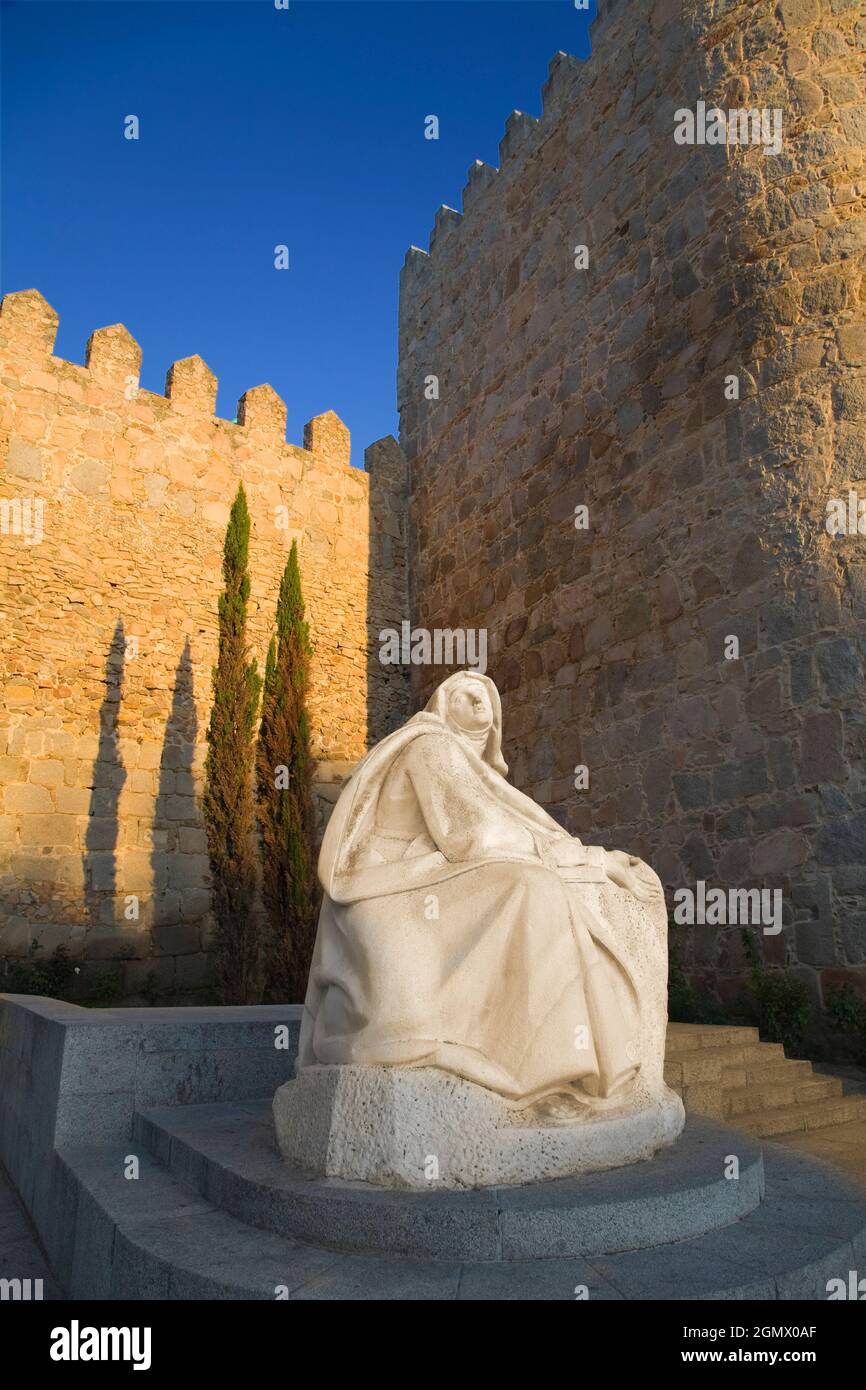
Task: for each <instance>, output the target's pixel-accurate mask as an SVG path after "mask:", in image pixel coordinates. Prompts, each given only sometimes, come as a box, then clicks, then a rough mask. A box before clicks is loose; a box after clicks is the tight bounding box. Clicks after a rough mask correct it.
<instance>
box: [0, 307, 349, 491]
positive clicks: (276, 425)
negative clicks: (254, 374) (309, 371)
mask: <svg viewBox="0 0 866 1390" xmlns="http://www.w3.org/2000/svg"><path fill="white" fill-rule="evenodd" d="M59 323H60V318H59V315H58V314H57V312H56V310H55V309H53V308H52V306H51V305H50V304H49V303H48V301H47V300H46V299H45V298H44V297H43V296H42V295H41V294H40V293H39V291H38V290H20V291H17V292H14V293H11V294H7V295H6V296H5V297H4V298H3V300H2V301H0V363H2V362H3V361H4V360H7V359H13V358H14V359H16V360H17V361H18V362H19V364H20V363H21V362H30V363H31V364H32V366H33V368H34V369H35V370H37V371H38V372H39V373H43V374H44V373H46V372H48V373H54V374H55V375H56V377H57V378H58V379H59V381H62V382H65V383H67V384H68V383H70V382H72V381H75V382H77V383H78V384H79V385H80V386H81V388H82V390H83V392H84V395H85V399H87V397H88V393H90V389H91V388H92V387H93V388H97V389H98V394H99V398H100V402H101V404H102V405H105V406H108V405H110V404H111V401H112V399H114V400H115V401H116V403H117V405H118V407H121V408H122V406H121V403H122V402H132V401H135V402H138V403H140V404H144V405H146V406H149V407H151V409H152V410H153V411H154V412H155V417H158V416H159V412H160V411H161V409H163V410H164V408H165V407H171V409H172V410H177V411H179V412H181V413H182V414H185V415H188V416H193V415H194V416H197V417H200V418H203V419H207V420H209V421H211V422H213V423H214V424H215V425H217V424H218V425H219V426H220V427H222V428H225V427H228V428H230V429H232V430H235V431H241V432H247V433H249V434H251V435H255V436H256V437H257V438H259V439H261V438H263V437H266V438H267V439H269V440H270V441H271V442H272V443H274V444H278V445H279V444H281V445H285V447H286V448H287V449H290V450H291V451H292V452H293V453H295V454H297V453H301V452H307V453H316V454H318V455H319V456H320V458H322V459H324V460H327V461H328V462H330V463H333V464H340V465H341V466H343V467H349V460H350V436H349V431H348V429H347V427H346V426H345V425H344V424H343V422H342V421H341V420H340V419H339V417H338V416H337V415H336V414H335V413H334V412H333V411H330V410H329V411H326V412H325V414H323V415H320V416H316V417H315V418H314V419H312V420H308V421H307V423H306V424H305V425H304V444H303V449H302V448H301V446H299V445H294V444H287V443H286V418H287V413H288V412H287V407H286V403H285V401H283V400H282V398H281V397H280V396H279V395H278V394H277V392H276V391H275V390H274V389H273V387H271V386H268V385H262V386H254V387H252V388H251V389H250V390H249V391H245V392H244V394H243V395H242V396H241V397H240V399H239V401H238V403H237V419H236V420H234V421H232V420H224V419H221V418H220V417H219V416H217V414H216V399H217V388H218V384H219V383H218V381H217V378H216V377H215V376H214V374H213V372H212V371H211V370H210V368H209V367H208V365H207V363H206V362H205V361H204V360H203V359H202V358H201V357H198V356H193V357H184V358H181V359H180V361H178V362H173V363H172V364H171V366H170V367H169V369H168V371H167V373H166V378H165V394H164V395H159V394H158V393H157V392H154V391H145V390H144V389H143V388H142V387H141V386H140V384H139V383H140V379H141V360H142V350H141V347H140V345H139V344H138V343H137V342H136V340H135V338H134V337H133V336H132V334H131V333H130V332H129V330H128V329H127V328H126V327H125V326H124V325H123V324H122V323H114V324H111V325H109V326H108V327H107V328H97V329H96V330H95V331H94V332H93V333H91V335H90V337H89V338H88V340H87V346H86V349H85V357H84V366H83V367H82V366H81V365H80V364H78V363H75V362H68V361H67V360H66V359H65V358H62V357H56V356H55V355H54V344H55V342H56V338H57V330H58V327H59ZM25 381H26V382H27V384H30V379H29V377H25ZM61 389H62V388H61ZM67 394H72V395H74V394H75V393H74V392H67ZM91 394H92V393H91ZM338 436H339V445H338V446H335V443H334V441H335V440H336V439H337V437H338ZM355 471H359V472H360V470H355ZM361 476H362V477H363V473H361Z"/></svg>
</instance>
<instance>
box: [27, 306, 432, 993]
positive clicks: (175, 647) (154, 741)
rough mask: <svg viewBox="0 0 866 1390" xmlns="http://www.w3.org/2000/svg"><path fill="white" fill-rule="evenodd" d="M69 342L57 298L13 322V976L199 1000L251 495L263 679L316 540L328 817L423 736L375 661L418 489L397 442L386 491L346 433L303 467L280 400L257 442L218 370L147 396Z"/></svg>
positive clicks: (192, 364)
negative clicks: (231, 570) (375, 759)
mask: <svg viewBox="0 0 866 1390" xmlns="http://www.w3.org/2000/svg"><path fill="white" fill-rule="evenodd" d="M56 328H57V315H56V314H55V313H54V311H53V310H52V309H51V307H50V306H49V305H48V304H47V303H46V302H45V300H44V299H43V298H42V297H41V296H40V295H39V294H38V293H36V292H35V291H27V292H24V293H20V294H12V295H7V297H6V298H5V299H4V301H3V304H2V309H0V386H2V398H0V412H2V413H0V785H2V797H3V801H2V813H0V957H8V956H21V955H25V954H26V953H28V952H29V951H30V950H31V947H32V944H33V943H34V942H35V943H38V945H39V948H40V951H39V958H45V957H48V956H50V955H51V952H52V950H53V948H54V947H56V946H58V945H61V944H62V945H64V946H66V947H67V948H68V949H69V950H70V952H71V953H72V954H73V955H74V956H75V957H80V958H81V960H82V961H83V962H84V964H83V970H84V972H85V975H87V974H89V975H90V976H91V978H93V977H96V976H98V975H99V974H100V973H103V974H107V975H109V976H110V977H111V985H112V989H119V990H120V992H121V993H122V994H123V995H125V996H126V997H127V998H130V997H131V998H135V997H137V996H138V995H140V994H141V992H142V990H144V989H145V988H146V989H147V991H149V992H152V993H154V994H156V995H162V996H163V997H166V996H168V995H169V993H170V991H172V990H176V991H178V993H179V995H181V996H183V995H186V994H189V993H190V992H191V991H194V990H196V989H198V988H200V987H201V986H202V985H203V984H204V982H205V978H206V954H205V947H206V944H207V933H208V927H209V892H208V865H207V854H206V842H205V832H204V827H203V825H202V821H201V816H200V811H199V796H200V792H201V774H202V766H203V760H204V754H205V741H204V736H205V731H206V728H207V723H208V719H209V714H210V700H211V690H212V687H211V670H212V666H213V663H214V660H215V656H216V636H217V599H218V595H219V592H220V589H221V581H222V573H221V565H222V547H223V540H224V535H225V527H226V522H227V520H228V515H229V509H230V506H231V503H232V501H233V499H234V496H235V493H236V491H237V487H238V483H239V482H240V481H243V484H244V487H245V489H246V492H247V497H248V502H249V507H250V513H251V517H252V533H251V540H250V571H251V580H252V597H251V603H250V639H251V646H252V649H253V651H254V653H255V654H256V656H257V658H258V661H259V667H260V669H263V668H264V657H265V653H266V650H267V644H268V640H269V637H270V635H271V632H272V628H273V622H274V613H275V607H276V599H277V591H278V586H279V580H280V575H281V573H282V570H283V567H284V565H285V562H286V559H287V556H288V550H289V546H290V544H291V540H292V538H293V537H297V539H298V545H299V555H300V562H301V574H302V581H303V585H304V596H305V600H306V604H307V615H308V618H309V620H310V626H311V636H312V640H313V643H314V647H315V655H314V659H313V669H312V692H311V699H310V713H311V722H312V731H313V743H314V752H315V754H316V756H317V758H318V759H320V764H319V772H318V787H317V793H318V797H319V800H320V813H322V814H323V813H324V812H325V811H326V810H327V808H328V807H329V805H330V803H332V802H333V801H334V800H335V799H336V796H337V794H338V791H339V785H340V781H341V778H342V776H343V775H344V773H345V771H346V769H347V768H348V767H350V766H351V765H352V764H353V763H354V762H355V761H356V760H357V759H358V758H359V757H360V756H361V755H362V754H363V752H364V751H365V749H366V747H367V744H368V741H369V740H371V739H372V740H375V739H376V738H379V737H381V735H382V734H384V733H385V732H387V731H388V730H389V729H390V728H391V727H393V725H394V724H395V723H399V722H400V721H401V720H402V718H403V717H405V713H406V688H405V680H404V676H403V673H401V672H398V671H394V670H393V669H392V670H390V671H389V670H388V669H386V668H383V667H381V666H380V665H379V664H378V662H377V663H375V665H373V664H371V662H370V657H369V653H370V650H371V646H372V647H373V648H374V649H375V641H374V640H373V639H374V638H375V634H377V633H378V631H379V630H380V629H381V628H382V627H383V626H386V625H388V624H393V623H395V622H396V623H399V621H400V619H401V618H402V617H403V615H404V614H405V611H406V599H405V584H406V553H405V535H404V521H403V518H404V514H405V487H406V478H405V464H404V461H403V458H402V454H401V452H400V449H399V447H398V446H397V444H396V442H395V441H394V440H393V439H390V438H388V439H384V440H380V441H379V442H378V443H377V444H374V445H373V446H372V447H371V448H370V449H368V450H367V452H366V471H363V470H361V469H358V468H352V467H350V466H349V434H348V431H347V429H346V428H345V426H344V425H343V424H342V422H341V421H340V420H339V419H338V418H337V416H336V415H334V414H333V413H332V412H328V413H327V414H325V415H322V416H318V417H317V418H316V419H314V420H311V421H310V422H309V424H308V425H307V426H306V428H305V431H304V448H297V447H295V446H294V445H289V444H286V442H285V429H286V407H285V405H284V403H283V402H282V401H281V400H280V399H279V397H278V396H277V395H276V393H275V392H274V391H273V390H272V389H271V388H270V387H269V386H260V387H256V388H255V389H254V390H251V391H248V392H247V393H246V394H245V395H244V396H243V397H242V399H241V401H240V402H239V404H238V416H237V422H236V423H232V422H229V421H227V420H222V419H217V418H215V415H214V410H215V403H216V387H217V383H216V379H215V378H214V376H213V375H212V373H211V372H210V371H209V369H208V368H207V366H206V365H205V363H204V362H203V361H202V360H201V359H200V358H198V357H192V358H187V359H185V360H184V361H181V362H176V363H175V364H174V365H173V366H172V367H171V369H170V371H169V373H168V378H167V383H166V394H165V396H160V395H156V394H154V393H152V392H149V391H144V390H141V389H139V386H138V378H139V366H140V358H141V353H140V350H139V348H138V346H137V344H136V343H135V341H134V340H133V338H132V337H131V336H130V334H129V333H128V332H127V331H126V329H125V328H123V327H122V326H120V325H116V326H114V327H112V328H106V329H101V330H99V331H98V332H96V333H94V334H93V336H92V337H91V339H90V342H89V343H88V347H87V358H86V365H85V366H79V365H76V364H74V363H71V362H66V361H63V360H61V359H60V358H57V357H55V356H53V355H52V349H53V346H54V339H55V334H56ZM370 634H372V635H373V638H371V636H370ZM136 912H137V913H138V916H137V917H136V916H135V915H134V914H135V913H136ZM118 972H120V974H118Z"/></svg>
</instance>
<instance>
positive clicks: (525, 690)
mask: <svg viewBox="0 0 866 1390" xmlns="http://www.w3.org/2000/svg"><path fill="white" fill-rule="evenodd" d="M600 9H601V15H600V18H599V20H598V21H597V22H596V24H595V27H594V31H593V55H592V57H591V58H590V59H589V60H588V61H587V62H586V63H581V62H579V61H577V60H574V59H571V58H569V57H567V56H565V55H563V54H559V55H557V56H556V58H555V59H554V60H553V62H552V64H551V69H550V76H549V79H548V81H547V83H546V84H545V87H544V90H543V114H542V115H541V117H540V119H538V120H536V119H534V118H533V117H532V116H528V115H525V114H522V113H519V112H515V113H513V115H512V116H511V117H510V118H509V120H508V122H507V124H506V130H505V137H504V139H503V141H502V143H501V146H500V156H501V158H500V167H499V169H498V170H495V169H492V168H490V167H488V166H485V165H482V164H476V165H474V166H473V168H472V169H470V174H469V182H468V183H467V186H466V189H465V190H464V196H463V213H462V215H461V214H460V213H458V212H456V211H454V210H452V209H449V208H441V209H440V211H439V213H438V214H437V216H436V221H435V227H434V230H433V233H432V236H431V239H430V248H429V253H426V252H424V251H421V250H417V249H415V248H413V249H412V250H410V252H409V253H408V256H407V260H406V265H405V268H404V271H403V277H402V285H401V313H400V359H401V360H400V371H399V402H400V410H401V443H402V445H403V448H404V450H405V452H406V455H407V458H408V460H409V465H410V473H411V491H412V501H411V525H412V540H411V548H412V555H413V568H412V574H411V581H410V582H411V590H412V614H413V621H414V623H415V624H417V625H419V626H423V627H425V628H429V629H433V628H437V627H440V628H465V629H468V628H477V627H486V628H487V629H488V631H489V642H490V651H491V656H490V659H489V674H490V675H492V676H493V678H494V679H495V680H496V682H497V684H498V685H499V687H500V689H501V691H502V693H503V696H504V699H505V713H506V738H507V748H506V756H507V758H508V761H509V762H510V763H511V766H512V775H513V778H514V780H515V782H516V783H517V784H518V785H519V786H521V787H523V788H524V789H525V790H527V791H528V792H529V793H530V794H531V795H533V796H534V797H536V798H537V799H538V800H540V801H541V802H543V803H544V804H546V805H547V806H548V807H549V808H550V809H551V810H552V811H553V813H554V814H555V815H556V816H557V817H558V818H559V819H560V820H561V821H562V822H563V823H564V824H565V825H566V826H567V827H568V828H569V829H570V830H571V831H573V832H575V833H577V834H579V835H581V836H582V837H584V838H586V839H588V840H589V842H591V843H592V842H595V843H603V844H605V845H607V846H608V847H614V846H618V847H621V848H628V849H631V850H632V851H635V852H637V853H639V854H641V855H642V856H644V857H646V858H647V859H648V860H650V861H651V862H652V863H653V864H654V866H655V867H656V868H657V869H658V871H659V873H660V874H661V877H662V879H663V881H664V882H665V883H666V885H667V887H668V889H669V890H674V889H676V888H679V887H684V886H686V887H690V888H694V887H695V885H696V883H697V881H698V880H704V881H705V882H706V883H707V885H708V886H721V887H723V888H726V889H727V888H749V887H770V888H778V889H780V890H782V894H783V902H784V930H783V931H782V932H781V933H780V934H779V935H776V936H769V935H768V936H765V935H763V934H762V933H760V932H759V933H758V934H757V936H756V939H757V940H758V942H759V943H760V947H759V948H760V949H762V950H763V952H764V955H765V958H766V960H767V961H768V962H769V963H770V964H771V965H778V966H782V965H785V966H787V967H789V968H790V969H792V970H795V971H796V972H797V973H798V974H800V975H802V976H803V977H804V978H805V979H806V980H807V982H808V983H809V986H810V989H811V991H812V993H813V996H814V998H815V999H816V1001H818V1002H821V1001H822V1000H825V998H826V991H827V988H828V987H829V986H830V985H832V984H834V983H840V982H842V981H849V982H852V983H853V984H855V986H857V987H859V988H860V989H862V990H864V992H866V965H864V962H866V902H864V891H866V780H864V762H863V754H864V750H866V704H864V684H863V662H864V650H866V639H864V633H866V628H864V614H866V569H864V563H863V558H864V547H866V537H864V536H862V535H856V534H854V535H851V534H842V535H839V536H831V535H830V534H828V531H827V529H826V526H825V520H826V517H827V510H826V509H827V504H828V501H830V500H831V499H833V498H839V499H846V498H848V496H849V492H850V490H851V489H854V490H855V491H857V490H859V496H860V497H861V498H864V499H866V452H864V435H866V312H864V306H866V279H864V253H866V206H864V204H866V95H864V80H863V71H864V52H866V19H864V15H863V8H862V4H860V3H859V2H856V3H851V2H850V0H780V3H779V4H775V3H773V0H749V2H748V3H727V2H726V0H715V3H709V2H708V0H660V2H659V3H653V2H652V0H631V2H630V3H628V4H626V3H624V0H620V3H618V4H607V3H605V0H602V3H601V6H600ZM700 101H703V102H705V103H707V106H708V107H712V106H716V105H717V106H719V107H721V108H723V109H724V110H726V111H727V110H729V109H735V108H744V109H748V108H752V107H754V108H768V109H769V111H770V112H772V111H774V110H779V111H780V112H781V114H782V121H783V137H782V143H781V148H780V150H779V151H778V153H767V152H765V149H764V148H762V147H761V146H759V145H735V144H728V145H725V144H722V145H708V144H705V145H697V144H694V145H686V144H678V143H676V142H675V140H674V130H675V125H676V118H675V113H676V112H677V110H678V109H680V108H688V109H690V110H691V111H693V112H696V111H697V109H698V108H697V103H698V102H700ZM579 246H585V247H586V248H587V254H588V264H587V265H586V268H576V264H575V262H576V260H579V256H578V254H577V252H576V248H577V247H579ZM431 377H435V378H437V380H438V399H437V398H436V395H435V390H434V391H433V392H431V391H430V379H431ZM730 377H736V379H737V383H736V386H733V385H731V384H730V383H729V382H727V381H726V379H727V378H730ZM736 391H738V395H733V396H732V394H731V393H732V392H736ZM428 396H432V398H428ZM581 506H586V507H587V508H588V523H589V524H588V527H587V529H576V527H575V520H576V513H575V508H577V507H581ZM578 516H579V514H578ZM731 637H733V638H736V644H731V643H729V641H728V639H729V638H731ZM735 647H736V649H735ZM442 674H443V673H442V671H441V670H436V669H435V668H431V667H426V668H420V669H419V668H415V677H416V689H415V697H416V702H417V701H420V700H421V699H423V698H424V697H425V696H426V695H427V694H428V693H429V690H430V689H431V688H432V686H433V685H435V684H436V682H437V681H438V680H439V679H440V678H441V675H442ZM579 765H585V766H586V767H587V768H588V771H589V778H590V783H589V788H588V790H576V789H575V784H574V769H575V768H576V767H577V766H579ZM669 897H672V891H671V893H670V894H669ZM685 936H686V943H685V950H686V953H687V963H688V965H689V966H690V970H691V974H692V977H693V978H694V979H695V980H696V981H698V982H699V983H702V984H703V985H705V986H709V987H711V988H713V989H714V990H716V991H717V992H718V994H719V995H720V996H721V997H722V998H723V999H725V1000H730V999H733V998H734V997H735V996H736V995H737V993H738V992H739V990H740V989H741V988H742V986H743V984H744V982H745V973H746V972H745V965H744V960H743V951H742V944H741V939H740V931H739V929H738V928H737V927H734V928H730V927H727V928H726V927H720V926H717V925H705V926H700V925H698V926H695V927H694V928H693V929H691V930H689V931H688V933H686V934H685Z"/></svg>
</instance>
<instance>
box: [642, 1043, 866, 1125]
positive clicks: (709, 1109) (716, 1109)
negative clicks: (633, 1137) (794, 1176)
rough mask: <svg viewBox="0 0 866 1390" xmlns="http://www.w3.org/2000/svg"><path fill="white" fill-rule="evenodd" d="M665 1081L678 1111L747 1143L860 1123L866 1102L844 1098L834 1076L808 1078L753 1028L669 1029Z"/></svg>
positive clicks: (808, 1069)
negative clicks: (719, 1124)
mask: <svg viewBox="0 0 866 1390" xmlns="http://www.w3.org/2000/svg"><path fill="white" fill-rule="evenodd" d="M665 1081H666V1082H667V1084H668V1085H669V1086H670V1087H671V1088H672V1090H674V1091H677V1092H678V1093H679V1095H681V1096H682V1099H683V1104H684V1105H685V1107H686V1111H691V1112H692V1113H693V1114H697V1115H704V1116H706V1117H707V1118H709V1119H716V1120H724V1121H726V1122H727V1123H728V1124H731V1125H734V1126H736V1128H738V1129H742V1130H745V1131H746V1133H748V1134H752V1135H756V1136H759V1135H764V1136H769V1135H773V1134H793V1133H795V1132H796V1131H797V1130H806V1129H824V1128H825V1127H826V1126H828V1125H844V1124H848V1123H850V1122H851V1121H852V1120H864V1119H866V1095H850V1096H846V1095H843V1093H842V1082H841V1081H840V1080H839V1079H838V1078H837V1077H835V1076H816V1074H815V1073H814V1071H813V1070H812V1064H811V1062H798V1061H792V1060H790V1059H789V1058H787V1057H786V1056H785V1051H784V1048H783V1047H782V1045H781V1043H766V1042H761V1041H760V1039H759V1037H758V1030H757V1028H733V1027H731V1028H729V1027H726V1026H724V1027H719V1026H717V1025H713V1024H701V1023H669V1024H668V1033H667V1047H666V1049H665Z"/></svg>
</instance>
